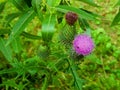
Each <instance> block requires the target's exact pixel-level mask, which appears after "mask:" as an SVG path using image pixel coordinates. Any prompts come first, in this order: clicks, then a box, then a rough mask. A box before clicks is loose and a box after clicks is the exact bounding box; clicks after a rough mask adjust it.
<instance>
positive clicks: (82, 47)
mask: <svg viewBox="0 0 120 90" xmlns="http://www.w3.org/2000/svg"><path fill="white" fill-rule="evenodd" d="M73 48H74V50H75V52H76V53H77V54H78V55H84V56H85V55H88V54H90V53H91V52H92V50H93V49H94V42H93V40H92V38H91V37H90V36H88V35H86V34H81V35H78V36H76V37H75V39H74V40H73Z"/></svg>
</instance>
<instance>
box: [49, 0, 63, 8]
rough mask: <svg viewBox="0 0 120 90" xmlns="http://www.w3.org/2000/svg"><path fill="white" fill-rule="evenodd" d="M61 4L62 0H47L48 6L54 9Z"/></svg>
mask: <svg viewBox="0 0 120 90" xmlns="http://www.w3.org/2000/svg"><path fill="white" fill-rule="evenodd" d="M60 2H61V0H47V4H48V5H49V6H52V7H55V6H58V5H59V4H60Z"/></svg>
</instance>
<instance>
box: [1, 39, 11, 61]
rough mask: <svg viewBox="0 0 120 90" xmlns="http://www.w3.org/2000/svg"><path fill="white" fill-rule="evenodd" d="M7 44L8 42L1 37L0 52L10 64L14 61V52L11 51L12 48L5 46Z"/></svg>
mask: <svg viewBox="0 0 120 90" xmlns="http://www.w3.org/2000/svg"><path fill="white" fill-rule="evenodd" d="M5 44H6V40H4V39H3V38H1V37H0V51H1V52H2V53H3V55H4V56H5V58H6V59H7V60H8V61H9V62H11V60H12V50H11V48H10V46H5Z"/></svg>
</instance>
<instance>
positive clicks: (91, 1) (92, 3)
mask: <svg viewBox="0 0 120 90" xmlns="http://www.w3.org/2000/svg"><path fill="white" fill-rule="evenodd" d="M79 1H81V2H84V3H87V4H89V5H91V6H95V7H98V5H96V4H95V2H94V1H93V0H79Z"/></svg>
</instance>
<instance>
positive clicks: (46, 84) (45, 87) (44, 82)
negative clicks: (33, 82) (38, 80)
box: [41, 77, 48, 90]
mask: <svg viewBox="0 0 120 90" xmlns="http://www.w3.org/2000/svg"><path fill="white" fill-rule="evenodd" d="M47 86H48V79H47V77H45V78H44V81H43V86H42V88H41V90H46V89H47Z"/></svg>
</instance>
